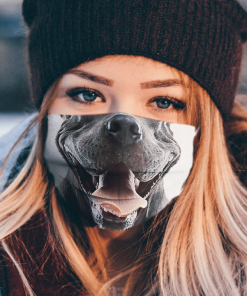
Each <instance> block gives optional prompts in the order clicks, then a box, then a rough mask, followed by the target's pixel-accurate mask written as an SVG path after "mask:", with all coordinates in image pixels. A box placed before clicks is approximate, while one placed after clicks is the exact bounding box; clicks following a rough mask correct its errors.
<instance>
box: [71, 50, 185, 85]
mask: <svg viewBox="0 0 247 296" xmlns="http://www.w3.org/2000/svg"><path fill="white" fill-rule="evenodd" d="M75 69H78V70H84V71H88V72H93V74H95V75H100V76H104V77H107V78H109V79H112V80H113V81H114V80H116V79H117V78H118V77H120V78H124V79H125V80H128V78H129V77H131V79H132V80H133V79H136V80H139V81H141V80H142V81H148V80H150V78H151V79H153V80H158V79H171V78H176V79H178V78H180V77H179V74H178V71H177V70H176V69H174V68H172V67H170V66H168V65H166V64H164V63H161V62H158V61H154V60H152V59H150V58H146V57H141V56H128V55H116V56H105V57H103V58H100V59H96V60H94V61H90V62H86V63H83V64H81V65H79V66H77V67H76V68H75Z"/></svg>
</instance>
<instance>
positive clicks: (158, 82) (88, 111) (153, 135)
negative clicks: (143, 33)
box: [45, 56, 194, 230]
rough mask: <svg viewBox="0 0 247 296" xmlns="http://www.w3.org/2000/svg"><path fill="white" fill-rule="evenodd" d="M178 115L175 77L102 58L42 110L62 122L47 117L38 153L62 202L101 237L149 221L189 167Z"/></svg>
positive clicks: (134, 61)
mask: <svg viewBox="0 0 247 296" xmlns="http://www.w3.org/2000/svg"><path fill="white" fill-rule="evenodd" d="M185 110H186V89H185V87H184V85H183V83H182V82H181V79H180V77H179V74H178V72H177V71H175V70H173V69H171V68H170V67H168V66H167V65H165V64H163V63H160V62H155V61H153V60H151V59H148V58H144V57H134V56H107V57H104V58H101V59H98V60H95V61H91V62H88V63H85V64H82V65H80V66H78V67H77V68H74V69H72V70H70V71H68V72H67V73H66V74H65V75H64V76H63V77H62V79H61V81H60V84H59V86H58V92H57V95H56V98H55V100H54V102H53V104H52V106H51V108H50V110H49V113H50V114H58V115H61V116H58V115H53V116H50V118H49V129H48V130H49V133H48V140H47V141H46V142H47V145H46V153H45V155H46V159H47V160H48V162H49V161H50V162H51V163H50V171H51V172H52V173H53V174H54V176H57V177H55V179H56V182H57V183H56V186H57V188H59V190H60V192H61V194H62V196H63V197H64V198H65V200H66V201H67V202H68V203H69V204H70V205H72V206H73V207H74V208H75V209H76V211H77V210H79V211H81V212H82V213H83V217H84V218H85V217H86V215H87V217H88V218H87V220H88V221H89V224H90V223H91V222H92V223H91V224H90V225H94V223H96V224H97V225H98V226H99V227H100V228H104V229H108V230H126V229H128V228H130V227H133V226H137V225H139V224H141V223H143V222H145V221H147V220H148V219H150V218H151V217H154V216H155V215H156V214H157V213H158V212H159V211H161V210H162V209H164V207H165V206H166V205H167V204H168V202H169V200H170V199H172V198H174V197H175V196H177V194H179V193H178V192H177V191H176V190H177V189H179V190H180V189H181V186H183V183H184V181H185V180H186V178H187V176H188V174H189V171H190V168H191V166H192V150H193V149H192V148H193V145H192V142H193V137H194V128H193V127H191V126H188V125H184V124H186V123H187V122H186V112H185ZM66 115H67V116H66ZM88 115H89V116H88ZM176 123H180V124H176ZM54 137H55V139H54ZM185 137H186V139H185ZM185 140H186V141H185ZM53 148H54V149H53ZM57 154H59V156H60V158H59V157H57V158H56V156H58V155H57ZM61 156H63V157H62V160H61ZM56 159H57V160H58V161H57V162H58V163H57V164H56V165H60V167H59V168H58V166H56V165H54V163H55V162H56ZM65 160H66V161H67V164H69V165H66V163H64V161H65ZM61 161H62V162H61ZM175 165H176V167H175ZM170 169H173V171H172V173H171V174H170V175H169V176H170V177H169V176H168V177H169V178H168V177H167V175H168V173H169V171H170ZM75 177H76V178H75ZM164 177H166V180H168V181H166V182H167V186H166V188H164V184H163V178H164ZM167 178H168V179H167ZM177 179H179V180H180V181H177ZM174 180H175V181H176V182H175V183H174ZM179 182H180V183H179ZM174 184H175V185H174ZM170 187H172V190H171V188H170ZM174 189H176V190H175V191H174ZM72 192H74V195H73V194H72ZM92 218H93V221H94V222H93V221H92ZM90 221H91V222H90Z"/></svg>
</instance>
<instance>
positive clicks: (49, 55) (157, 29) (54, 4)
mask: <svg viewBox="0 0 247 296" xmlns="http://www.w3.org/2000/svg"><path fill="white" fill-rule="evenodd" d="M23 16H24V19H25V22H26V24H27V25H28V26H29V29H30V34H29V62H30V73H31V84H32V92H33V98H34V100H35V102H36V105H37V107H38V108H39V107H40V105H41V103H42V100H43V97H44V94H45V93H46V91H47V90H48V88H49V87H50V86H51V85H52V83H53V82H54V81H55V80H56V79H57V78H59V77H60V76H61V75H62V74H64V73H66V72H67V71H68V70H69V69H70V68H73V67H76V66H78V65H80V64H81V63H84V62H87V61H91V60H94V59H96V58H99V57H103V56H106V55H137V56H144V57H148V58H152V59H154V60H156V61H160V62H164V63H166V64H168V65H170V66H173V67H175V68H177V69H178V70H181V71H183V72H184V73H186V74H188V75H189V76H190V77H191V78H193V79H194V80H195V81H196V82H197V83H198V84H199V85H200V86H202V87H203V88H204V89H205V90H206V91H207V92H208V94H209V95H210V96H211V98H212V100H213V101H214V102H215V104H216V106H217V107H218V109H219V110H220V112H221V114H222V115H223V117H224V118H225V119H226V118H227V117H228V115H229V114H230V112H231V109H232V105H233V100H234V96H235V93H236V89H237V83H238V79H239V72H240V64H241V58H242V49H243V43H244V42H245V41H246V40H247V13H246V11H245V10H244V9H243V8H242V7H241V6H240V5H239V4H238V3H237V1H236V0H24V1H23Z"/></svg>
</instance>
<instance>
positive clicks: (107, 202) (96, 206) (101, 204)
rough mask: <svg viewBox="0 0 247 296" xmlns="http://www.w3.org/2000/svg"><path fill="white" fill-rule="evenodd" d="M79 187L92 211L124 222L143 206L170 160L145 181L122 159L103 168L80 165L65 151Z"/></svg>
mask: <svg viewBox="0 0 247 296" xmlns="http://www.w3.org/2000/svg"><path fill="white" fill-rule="evenodd" d="M66 156H67V158H68V160H69V162H70V163H71V164H72V166H71V168H72V170H73V171H74V173H75V175H76V177H77V180H78V183H79V185H80V187H81V190H83V191H84V193H86V195H87V197H88V200H89V202H90V205H91V209H92V211H93V212H95V213H96V212H100V213H101V216H102V217H103V218H104V219H105V220H107V221H110V222H111V221H114V222H116V223H126V221H127V220H128V219H130V217H132V219H136V217H137V214H138V210H140V209H144V208H146V207H147V199H148V197H149V196H150V195H151V193H152V191H153V190H154V187H155V186H156V185H157V184H158V183H159V182H160V181H161V179H162V177H163V176H164V174H165V173H166V172H167V171H168V169H169V167H170V166H171V163H172V161H168V162H167V164H166V166H165V168H164V169H163V170H162V171H161V172H159V173H158V174H156V176H155V177H154V178H152V179H151V180H149V181H147V182H143V181H141V180H139V179H138V178H137V177H136V175H138V176H139V174H138V173H139V172H138V173H136V172H132V171H131V169H129V168H128V167H127V165H126V164H125V163H124V162H119V163H117V164H115V165H113V166H112V167H110V168H109V169H108V170H107V171H99V170H93V169H91V168H90V169H87V168H84V167H83V166H82V165H81V164H80V162H79V161H78V160H77V159H76V157H75V156H74V155H72V154H71V153H70V152H67V151H66Z"/></svg>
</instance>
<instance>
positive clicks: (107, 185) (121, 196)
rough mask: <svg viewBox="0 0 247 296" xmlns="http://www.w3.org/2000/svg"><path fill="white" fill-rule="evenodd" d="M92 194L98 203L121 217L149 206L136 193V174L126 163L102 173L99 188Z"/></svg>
mask: <svg viewBox="0 0 247 296" xmlns="http://www.w3.org/2000/svg"><path fill="white" fill-rule="evenodd" d="M136 181H137V180H136ZM92 195H93V196H94V202H95V203H96V204H98V205H100V206H101V207H103V208H104V209H105V210H106V211H107V212H111V213H112V214H115V215H117V216H119V217H121V216H127V215H129V214H130V213H132V212H134V211H135V210H137V209H139V208H145V207H146V206H147V201H146V200H145V199H144V198H142V197H141V196H140V195H138V194H137V193H136V190H135V175H134V174H133V172H132V171H131V170H130V169H129V168H128V167H127V166H126V165H125V164H124V163H119V164H116V165H114V166H113V167H111V168H110V170H108V171H107V172H106V173H105V174H103V175H100V176H99V186H98V189H97V190H96V191H94V192H93V193H92Z"/></svg>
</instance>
